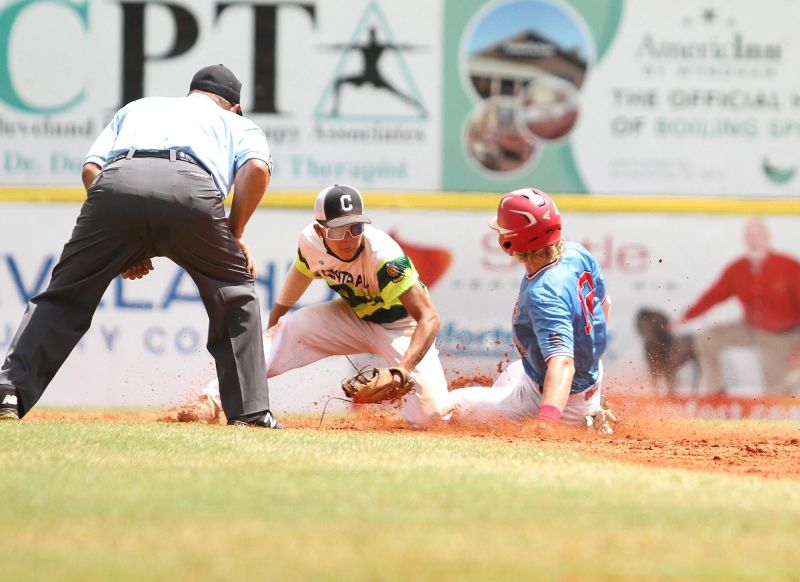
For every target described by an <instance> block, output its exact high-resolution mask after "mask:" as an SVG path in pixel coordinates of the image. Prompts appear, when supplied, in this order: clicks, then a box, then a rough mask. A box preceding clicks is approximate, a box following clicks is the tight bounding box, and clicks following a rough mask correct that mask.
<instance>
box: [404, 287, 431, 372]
mask: <svg viewBox="0 0 800 582" xmlns="http://www.w3.org/2000/svg"><path fill="white" fill-rule="evenodd" d="M400 302H401V303H402V304H403V307H405V308H406V311H408V314H409V315H410V316H411V317H413V318H414V319H415V320H416V321H417V328H416V329H415V330H414V333H413V335H412V336H411V343H410V344H409V346H408V350H407V351H406V353H405V355H404V356H403V357H402V358H401V359H400V362H399V363H398V365H399V366H400V367H401V368H405V369H406V370H408V371H410V370H413V369H414V368H416V367H417V364H419V362H420V360H422V358H423V357H425V354H426V353H428V350H429V349H430V347H431V346H432V345H433V342H434V341H435V340H436V334H437V333H439V328H440V327H441V326H442V324H441V321H440V320H439V313H438V312H437V311H436V307H434V305H433V302H432V301H431V298H430V297H429V296H428V294H427V293H426V292H425V290H424V289H423V288H422V285H420V284H419V283H418V282H417V283H415V284H414V286H413V287H410V288H409V289H408V290H407V291H406V292H404V293H403V294H402V295H401V296H400Z"/></svg>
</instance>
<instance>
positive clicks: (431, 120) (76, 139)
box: [0, 0, 442, 190]
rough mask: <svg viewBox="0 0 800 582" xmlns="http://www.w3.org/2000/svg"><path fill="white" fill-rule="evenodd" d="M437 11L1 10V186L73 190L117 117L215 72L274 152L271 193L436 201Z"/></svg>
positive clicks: (335, 2)
mask: <svg viewBox="0 0 800 582" xmlns="http://www.w3.org/2000/svg"><path fill="white" fill-rule="evenodd" d="M441 7H442V5H441V3H440V2H428V1H427V0H409V1H408V2H402V3H400V2H379V1H377V0H316V1H307V2H303V1H298V2H279V3H258V2H252V3H239V2H236V3H220V2H212V1H210V0H202V1H192V2H188V1H177V2H162V1H158V0H156V1H149V2H136V3H133V2H123V1H119V2H96V1H89V0H85V1H83V2H66V1H65V2H42V1H38V0H17V1H13V2H12V1H8V0H2V1H0V185H26V184H51V185H62V186H78V185H80V182H79V178H80V169H81V166H82V164H83V159H84V156H85V154H86V151H87V150H88V148H89V146H90V145H91V143H92V142H93V140H94V139H95V137H96V136H97V134H99V133H100V131H101V130H102V129H103V127H104V126H105V124H106V123H108V121H109V120H110V119H111V117H112V115H113V114H114V112H115V111H116V110H117V109H118V108H119V107H121V106H122V105H124V104H125V103H128V102H130V101H132V100H135V99H138V98H140V97H143V96H152V95H160V96H181V95H185V94H186V93H187V92H188V87H189V81H190V80H191V77H192V75H193V74H194V72H195V71H196V70H198V69H199V68H201V67H203V66H206V65H209V64H213V63H217V62H222V63H224V64H226V65H227V66H228V67H229V68H231V69H232V70H233V71H234V73H235V74H236V75H237V76H238V77H239V78H240V79H241V81H242V83H243V89H242V106H243V109H244V112H245V115H246V116H248V117H249V118H251V119H252V120H253V121H254V122H256V123H257V124H258V125H260V126H261V127H262V128H263V129H264V131H265V133H266V135H267V138H268V139H269V141H270V145H271V148H272V150H273V158H274V160H275V175H274V176H273V187H279V188H307V187H308V186H309V185H312V184H313V185H314V187H316V186H317V185H318V184H320V183H327V182H330V181H341V182H345V183H347V182H353V183H358V184H359V185H360V187H363V188H384V189H395V190H397V189H419V190H431V189H438V187H439V185H440V182H441V178H440V168H441V160H440V152H441V129H440V123H439V120H440V108H441V75H440V72H441V67H442V64H441V33H440V31H441V29H442V8H441ZM422 12H424V14H425V18H418V15H419V14H420V13H422ZM54 23H57V25H55V24H54ZM54 57H57V58H54Z"/></svg>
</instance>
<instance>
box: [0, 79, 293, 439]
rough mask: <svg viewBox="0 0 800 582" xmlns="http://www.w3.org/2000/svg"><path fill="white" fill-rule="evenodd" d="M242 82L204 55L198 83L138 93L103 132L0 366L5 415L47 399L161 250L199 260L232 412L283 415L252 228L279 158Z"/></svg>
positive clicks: (236, 417)
mask: <svg viewBox="0 0 800 582" xmlns="http://www.w3.org/2000/svg"><path fill="white" fill-rule="evenodd" d="M241 86H242V84H241V82H239V80H238V79H237V78H236V76H235V75H234V74H233V73H232V72H231V71H230V70H228V69H227V68H225V67H224V66H223V65H212V66H209V67H204V68H202V69H200V70H199V71H198V72H197V73H196V74H195V75H194V77H193V78H192V81H191V84H190V85H189V94H188V95H187V96H185V97H178V98H167V97H147V98H144V99H139V100H137V101H133V102H131V103H129V104H128V105H126V106H125V107H123V108H122V109H120V110H119V111H117V113H116V114H115V115H114V118H113V119H112V120H111V122H110V123H109V124H108V126H107V127H106V128H105V129H104V130H103V132H102V133H101V134H100V136H99V137H98V138H97V140H96V141H95V143H94V144H93V145H92V147H91V149H90V150H89V153H88V154H87V156H86V161H85V163H84V166H83V176H82V178H83V183H84V185H85V186H86V191H87V198H86V201H85V202H84V204H83V207H82V208H81V212H80V215H79V216H78V220H77V222H76V224H75V228H74V229H73V231H72V237H71V239H70V241H69V242H68V243H67V244H66V245H65V246H64V250H63V252H62V254H61V258H60V260H59V262H58V264H57V265H56V266H55V268H54V269H53V275H52V279H51V281H50V285H49V286H48V287H47V289H46V290H45V291H44V292H42V293H40V294H39V295H37V296H36V297H34V298H33V299H31V301H30V303H29V304H28V307H27V309H26V311H25V314H24V316H23V318H22V322H21V323H20V326H19V329H18V330H17V333H16V335H15V336H14V339H13V340H12V342H11V346H10V347H9V351H8V354H7V356H6V359H5V362H4V363H3V366H2V368H0V418H21V417H23V416H25V414H26V413H27V412H28V411H29V410H30V409H31V408H32V407H33V406H34V405H35V404H36V402H38V400H39V398H40V397H41V396H42V394H43V393H44V391H45V389H46V388H47V385H48V384H49V383H50V381H51V380H52V379H53V377H54V376H55V374H56V372H57V371H58V369H59V368H60V367H61V364H63V363H64V361H65V360H66V359H67V356H69V354H70V353H71V352H72V350H73V348H74V347H75V345H76V344H77V343H78V341H79V340H80V338H81V337H82V336H83V334H84V333H86V331H87V330H88V329H89V325H90V323H91V320H92V316H93V315H94V312H95V310H96V309H97V305H98V303H99V302H100V299H101V297H102V296H103V293H104V292H105V290H106V288H107V287H108V285H109V284H110V283H111V281H113V280H114V278H115V277H116V276H117V275H119V274H120V273H122V275H123V277H125V278H129V279H136V278H139V277H141V276H144V275H146V274H147V273H148V272H149V271H150V270H152V268H153V266H152V263H151V262H150V258H151V257H154V256H165V257H168V258H169V259H171V260H172V261H174V262H175V263H177V264H178V265H180V266H181V267H183V268H184V269H185V270H186V271H187V272H188V273H189V275H190V276H191V277H192V279H193V280H194V282H195V283H196V285H197V288H198V290H199V292H200V296H201V298H202V300H203V305H204V306H205V308H206V312H207V313H208V319H209V328H208V345H207V347H208V351H209V352H210V353H211V355H212V356H213V357H214V360H215V362H216V365H217V377H218V378H219V384H220V393H221V394H220V396H221V400H222V408H223V410H224V412H225V415H226V416H227V418H228V424H238V425H247V426H255V427H263V428H283V427H282V426H281V424H280V423H279V422H278V421H277V419H276V418H275V417H274V416H273V415H272V413H271V412H270V411H269V390H268V388H267V380H266V378H267V371H266V368H265V364H264V355H263V354H264V348H263V343H262V337H261V312H260V306H259V301H258V296H257V295H256V292H255V284H254V283H255V280H254V277H255V274H256V273H255V268H254V262H253V258H252V256H251V255H250V252H249V250H248V247H247V245H246V244H245V242H244V239H243V238H242V236H243V233H244V228H245V225H246V224H247V222H248V220H249V219H250V217H251V215H252V214H253V211H254V210H255V209H256V207H257V206H258V204H259V202H260V201H261V198H262V196H263V195H264V191H265V190H266V188H267V185H268V184H269V179H270V175H271V173H272V159H271V157H270V153H269V147H268V145H267V140H266V137H265V136H264V133H263V132H262V131H261V129H260V128H259V127H258V126H256V125H255V124H254V123H253V122H252V121H249V120H248V119H246V118H244V117H241V115H242V109H241V106H240V104H239V94H240V90H241ZM231 185H233V186H234V189H235V196H234V198H233V204H232V206H231V211H230V216H229V217H227V218H226V216H225V209H224V206H223V201H224V199H225V197H226V196H227V195H228V192H229V190H230V188H231Z"/></svg>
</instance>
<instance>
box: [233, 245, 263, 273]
mask: <svg viewBox="0 0 800 582" xmlns="http://www.w3.org/2000/svg"><path fill="white" fill-rule="evenodd" d="M236 242H238V243H239V246H240V247H241V249H242V254H243V255H244V258H245V260H246V261H247V272H248V273H250V276H251V277H252V278H253V279H255V278H256V275H257V274H258V273H256V262H255V260H254V259H253V255H252V254H250V247H248V246H247V243H246V242H244V239H243V238H237V239H236Z"/></svg>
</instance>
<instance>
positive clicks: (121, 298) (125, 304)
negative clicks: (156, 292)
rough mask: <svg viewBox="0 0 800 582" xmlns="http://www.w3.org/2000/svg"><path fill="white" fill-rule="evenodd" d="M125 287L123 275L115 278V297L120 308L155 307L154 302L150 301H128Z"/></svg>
mask: <svg viewBox="0 0 800 582" xmlns="http://www.w3.org/2000/svg"><path fill="white" fill-rule="evenodd" d="M125 287H126V284H125V279H123V278H122V277H117V278H116V279H114V299H115V304H116V306H117V307H119V308H120V309H153V303H152V302H150V301H133V302H130V301H126V300H125V294H124V293H123V291H124V290H125Z"/></svg>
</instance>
